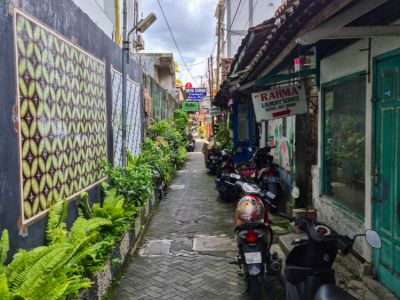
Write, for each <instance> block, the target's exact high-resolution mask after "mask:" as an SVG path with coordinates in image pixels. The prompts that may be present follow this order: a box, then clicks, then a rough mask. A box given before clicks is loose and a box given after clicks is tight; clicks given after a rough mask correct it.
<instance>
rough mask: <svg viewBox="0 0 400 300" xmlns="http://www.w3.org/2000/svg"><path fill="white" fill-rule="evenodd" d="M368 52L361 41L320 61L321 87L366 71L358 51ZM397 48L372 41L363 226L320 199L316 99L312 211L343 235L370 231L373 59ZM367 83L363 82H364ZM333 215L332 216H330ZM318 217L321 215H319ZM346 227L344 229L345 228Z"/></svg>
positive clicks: (396, 42) (364, 56)
mask: <svg viewBox="0 0 400 300" xmlns="http://www.w3.org/2000/svg"><path fill="white" fill-rule="evenodd" d="M366 48H368V39H362V40H360V41H358V42H357V43H355V44H353V45H351V46H349V47H347V48H345V49H343V50H341V51H339V52H337V53H335V54H334V55H331V56H329V57H327V58H325V59H323V60H322V61H321V84H324V83H327V82H329V81H332V80H335V79H339V78H341V77H344V76H347V75H351V74H353V73H356V72H360V71H368V51H360V50H361V49H366ZM399 48H400V37H376V38H372V45H371V61H370V64H371V80H370V82H368V81H367V85H366V99H365V101H366V116H365V120H366V122H365V124H366V125H365V134H366V139H365V221H364V224H360V223H359V222H357V221H355V220H354V218H353V217H352V216H351V215H349V214H346V213H343V212H342V211H341V210H339V209H333V210H332V209H330V208H329V207H328V206H331V207H332V205H331V203H332V202H331V199H329V198H328V197H326V196H321V197H320V195H319V194H320V190H319V189H320V185H319V182H320V178H319V176H320V171H319V170H320V167H321V143H322V136H321V116H322V111H321V109H322V108H321V99H322V98H321V96H322V95H321V92H320V95H319V99H320V100H319V105H318V107H319V113H318V118H319V122H318V124H319V128H318V129H319V130H318V132H319V134H318V168H317V169H314V176H313V200H314V205H315V206H316V208H320V210H321V211H325V216H323V215H322V216H321V217H322V219H323V221H329V222H331V223H336V224H335V225H339V224H343V225H346V226H342V228H341V229H342V230H343V231H345V232H343V231H342V232H341V233H345V234H355V233H357V232H354V230H357V229H358V231H359V232H362V231H363V230H364V229H368V228H371V227H372V200H371V199H372V177H371V175H372V174H373V170H372V167H373V166H372V153H373V152H372V151H373V146H374V145H372V134H373V128H372V124H373V111H372V102H371V99H372V96H373V94H372V91H373V78H374V73H373V71H374V70H373V59H374V57H376V56H378V55H381V54H383V53H386V52H389V51H391V50H395V49H399ZM366 80H367V79H366ZM332 214H333V216H332ZM320 215H321V214H320ZM347 225H348V226H347ZM359 247H362V248H363V249H359V250H362V252H363V253H364V255H365V257H366V258H368V260H369V261H370V259H371V257H370V249H369V247H366V246H365V243H362V244H361V243H360V245H359Z"/></svg>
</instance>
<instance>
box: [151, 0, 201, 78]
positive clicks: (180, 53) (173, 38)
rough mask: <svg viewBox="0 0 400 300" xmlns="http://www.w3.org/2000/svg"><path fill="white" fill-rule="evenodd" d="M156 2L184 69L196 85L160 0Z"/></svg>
mask: <svg viewBox="0 0 400 300" xmlns="http://www.w3.org/2000/svg"><path fill="white" fill-rule="evenodd" d="M157 2H158V6H159V7H160V10H161V13H162V15H163V17H164V20H165V23H166V24H167V27H168V30H169V33H170V34H171V37H172V40H173V42H174V44H175V47H176V50H178V53H179V55H180V57H181V59H182V62H183V64H184V66H185V68H186V70H187V71H188V73H189V75H190V77H192V79H193V81H194V83H195V84H196V86H197V80H196V79H195V78H194V76H193V75H192V72H190V70H189V67H188V65H187V64H186V62H185V59H184V58H183V55H182V52H181V49H180V48H179V46H178V43H177V42H176V40H175V36H174V33H173V32H172V30H171V27H170V25H169V23H168V19H167V17H166V15H165V13H164V9H163V7H162V6H161V2H160V0H157Z"/></svg>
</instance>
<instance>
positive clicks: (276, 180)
mask: <svg viewBox="0 0 400 300" xmlns="http://www.w3.org/2000/svg"><path fill="white" fill-rule="evenodd" d="M267 181H268V182H271V183H276V182H278V179H277V178H276V177H273V176H270V177H267Z"/></svg>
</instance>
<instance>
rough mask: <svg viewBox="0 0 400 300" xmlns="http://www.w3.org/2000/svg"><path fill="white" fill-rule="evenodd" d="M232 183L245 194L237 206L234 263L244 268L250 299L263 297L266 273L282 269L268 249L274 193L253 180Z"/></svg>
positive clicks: (274, 255)
mask: <svg viewBox="0 0 400 300" xmlns="http://www.w3.org/2000/svg"><path fill="white" fill-rule="evenodd" d="M235 186H237V187H239V188H240V191H241V193H242V195H244V196H243V197H242V198H241V199H240V200H239V202H238V204H237V207H236V224H237V225H236V227H235V238H236V242H237V245H238V249H239V253H238V256H237V260H236V261H235V263H236V264H238V265H239V267H240V268H241V269H242V270H243V273H244V279H245V280H246V281H247V291H248V293H249V294H250V296H251V299H253V300H256V299H262V295H263V290H264V282H265V279H266V277H267V275H277V274H279V272H280V270H281V268H282V263H281V261H282V260H281V259H280V258H279V257H278V255H277V253H276V252H274V253H271V251H270V248H271V245H272V240H273V232H272V229H271V226H270V219H269V214H268V209H269V208H271V207H274V206H273V204H272V202H273V201H274V199H275V195H274V194H273V193H271V192H269V191H263V190H261V189H260V187H258V186H257V185H256V184H252V183H247V182H243V181H237V182H236V183H235Z"/></svg>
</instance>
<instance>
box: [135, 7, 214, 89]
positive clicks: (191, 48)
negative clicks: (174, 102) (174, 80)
mask: <svg viewBox="0 0 400 300" xmlns="http://www.w3.org/2000/svg"><path fill="white" fill-rule="evenodd" d="M160 2H161V5H162V7H163V9H164V12H165V15H166V17H167V20H168V22H169V25H170V27H171V30H172V32H173V34H174V36H175V39H176V41H177V43H178V46H179V48H180V50H181V52H182V55H183V58H184V60H185V62H186V63H187V64H188V67H189V69H190V72H191V73H192V74H193V76H194V77H195V81H194V80H193V79H192V78H191V77H190V75H189V74H188V72H187V71H186V68H185V66H184V65H183V62H182V59H181V57H180V55H179V53H178V51H177V50H176V47H175V45H174V42H173V40H172V38H171V34H170V33H169V31H168V27H167V24H166V23H165V20H164V17H163V15H162V13H161V11H160V8H159V6H158V3H157V0H142V1H141V11H142V12H143V15H144V16H146V15H147V14H148V13H149V12H154V13H155V14H156V15H157V21H156V22H155V23H154V24H153V25H152V26H151V27H150V28H149V29H147V31H146V32H145V33H144V34H143V37H144V40H145V48H146V49H145V52H172V53H173V54H174V59H175V61H176V62H177V63H178V64H179V65H180V69H181V73H180V74H177V77H180V78H181V79H182V83H183V84H185V83H186V82H191V83H192V84H193V86H195V85H196V84H195V82H196V81H197V84H198V85H200V76H204V75H205V73H206V70H207V58H208V57H209V56H210V54H211V51H212V50H213V46H214V41H215V25H216V21H215V18H214V12H215V7H216V4H217V0H160ZM198 63H200V64H198ZM193 64H195V65H193ZM203 82H205V79H204V77H203Z"/></svg>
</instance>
